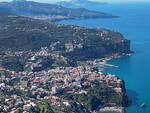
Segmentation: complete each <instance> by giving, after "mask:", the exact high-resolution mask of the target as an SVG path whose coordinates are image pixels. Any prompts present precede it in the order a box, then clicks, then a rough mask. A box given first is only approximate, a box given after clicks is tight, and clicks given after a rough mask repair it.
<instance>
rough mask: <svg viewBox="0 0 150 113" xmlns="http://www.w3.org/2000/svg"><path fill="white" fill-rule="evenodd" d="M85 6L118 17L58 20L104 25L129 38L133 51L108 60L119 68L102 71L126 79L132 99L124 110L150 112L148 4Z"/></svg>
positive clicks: (149, 12) (149, 29)
mask: <svg viewBox="0 0 150 113" xmlns="http://www.w3.org/2000/svg"><path fill="white" fill-rule="evenodd" d="M86 8H88V9H92V10H98V11H104V12H109V13H113V14H116V15H119V16H120V18H109V19H84V20H67V21H61V22H57V23H63V24H74V25H79V26H85V27H103V28H107V29H111V30H114V31H119V32H121V33H122V34H123V35H124V37H125V38H127V39H129V40H131V42H132V43H131V46H132V47H131V48H132V50H134V51H135V54H134V55H133V56H130V57H124V58H120V59H113V60H111V61H109V62H108V63H111V64H114V65H117V66H120V69H113V68H109V69H106V70H105V72H109V73H112V74H115V75H117V76H119V77H121V78H122V79H124V80H125V83H126V88H127V90H128V95H129V97H130V98H132V100H133V104H132V105H131V106H130V107H128V108H127V110H126V111H127V113H150V3H132V4H131V3H130V4H107V5H99V6H86ZM143 102H146V104H147V108H145V109H143V108H141V107H140V105H141V104H142V103H143ZM107 113H111V112H107Z"/></svg>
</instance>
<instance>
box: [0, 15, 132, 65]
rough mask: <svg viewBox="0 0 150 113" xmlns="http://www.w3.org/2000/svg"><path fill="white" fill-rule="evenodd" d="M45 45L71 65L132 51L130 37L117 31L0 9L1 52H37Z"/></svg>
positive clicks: (50, 51) (49, 51)
mask: <svg viewBox="0 0 150 113" xmlns="http://www.w3.org/2000/svg"><path fill="white" fill-rule="evenodd" d="M42 47H44V48H45V47H46V48H47V49H46V50H47V51H48V53H50V54H52V53H58V54H59V55H60V56H62V57H65V58H66V59H67V60H68V62H69V63H67V64H69V65H72V66H73V65H76V64H77V62H78V61H85V60H91V59H95V58H103V57H106V56H112V55H115V54H118V55H122V54H128V53H130V41H129V40H127V39H124V38H123V36H122V35H121V34H120V33H117V32H113V31H110V30H106V29H101V28H95V29H90V28H85V27H79V26H74V25H62V24H55V23H48V22H45V21H42V20H36V19H32V18H27V17H21V16H17V15H12V14H7V13H0V54H6V53H8V51H9V53H10V52H13V53H14V52H19V51H23V53H24V52H25V51H26V52H27V53H30V52H36V51H39V50H41V48H42ZM25 55H26V53H25ZM14 61H15V60H14Z"/></svg>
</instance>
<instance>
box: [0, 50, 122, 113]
mask: <svg viewBox="0 0 150 113" xmlns="http://www.w3.org/2000/svg"><path fill="white" fill-rule="evenodd" d="M18 54H19V53H18ZM36 55H49V54H44V50H43V52H42V54H41V51H40V52H39V54H36ZM53 55H54V54H53ZM36 57H37V56H32V57H31V59H30V60H31V61H32V63H31V62H30V71H23V72H15V71H10V70H8V69H4V68H1V69H0V112H10V113H16V112H19V111H22V112H23V113H30V112H31V111H32V112H33V111H36V110H37V111H38V110H39V111H40V108H39V106H40V105H39V103H41V102H42V101H45V100H49V101H50V102H51V106H55V107H56V106H57V107H60V109H61V111H62V112H61V113H63V110H64V109H65V107H67V108H68V109H71V107H72V105H71V102H72V100H67V99H65V98H64V97H63V95H65V94H67V96H69V95H82V94H84V95H88V93H89V92H88V90H86V89H87V88H93V89H94V86H93V82H94V81H98V82H99V83H100V84H105V85H107V86H108V87H111V88H112V89H114V91H115V92H117V93H121V92H122V90H123V89H122V80H121V79H119V78H118V77H116V76H114V75H111V74H104V73H103V72H102V71H101V70H99V69H98V68H97V67H96V66H95V61H87V62H86V63H85V65H80V66H77V67H55V68H52V69H47V70H42V71H39V72H33V69H34V65H35V63H34V60H35V58H36ZM59 94H61V96H60V95H59ZM80 104H81V103H80ZM107 105H111V106H116V105H117V103H107ZM63 106H65V107H64V108H63Z"/></svg>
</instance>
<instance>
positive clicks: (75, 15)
mask: <svg viewBox="0 0 150 113" xmlns="http://www.w3.org/2000/svg"><path fill="white" fill-rule="evenodd" d="M0 12H7V13H12V14H17V15H22V16H26V17H32V18H35V19H41V20H47V21H53V22H54V21H57V20H66V19H83V18H114V17H117V16H115V15H113V14H107V13H103V12H98V11H90V10H87V9H84V8H66V7H63V6H60V5H54V4H47V3H38V2H33V1H26V0H13V1H12V2H0Z"/></svg>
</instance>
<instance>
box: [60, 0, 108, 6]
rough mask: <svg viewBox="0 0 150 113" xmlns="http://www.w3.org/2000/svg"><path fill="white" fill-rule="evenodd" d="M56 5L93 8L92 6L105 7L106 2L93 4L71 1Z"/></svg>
mask: <svg viewBox="0 0 150 113" xmlns="http://www.w3.org/2000/svg"><path fill="white" fill-rule="evenodd" d="M57 4H58V5H61V6H64V7H70V6H93V5H106V4H107V3H106V2H94V1H89V0H71V1H61V2H57Z"/></svg>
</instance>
